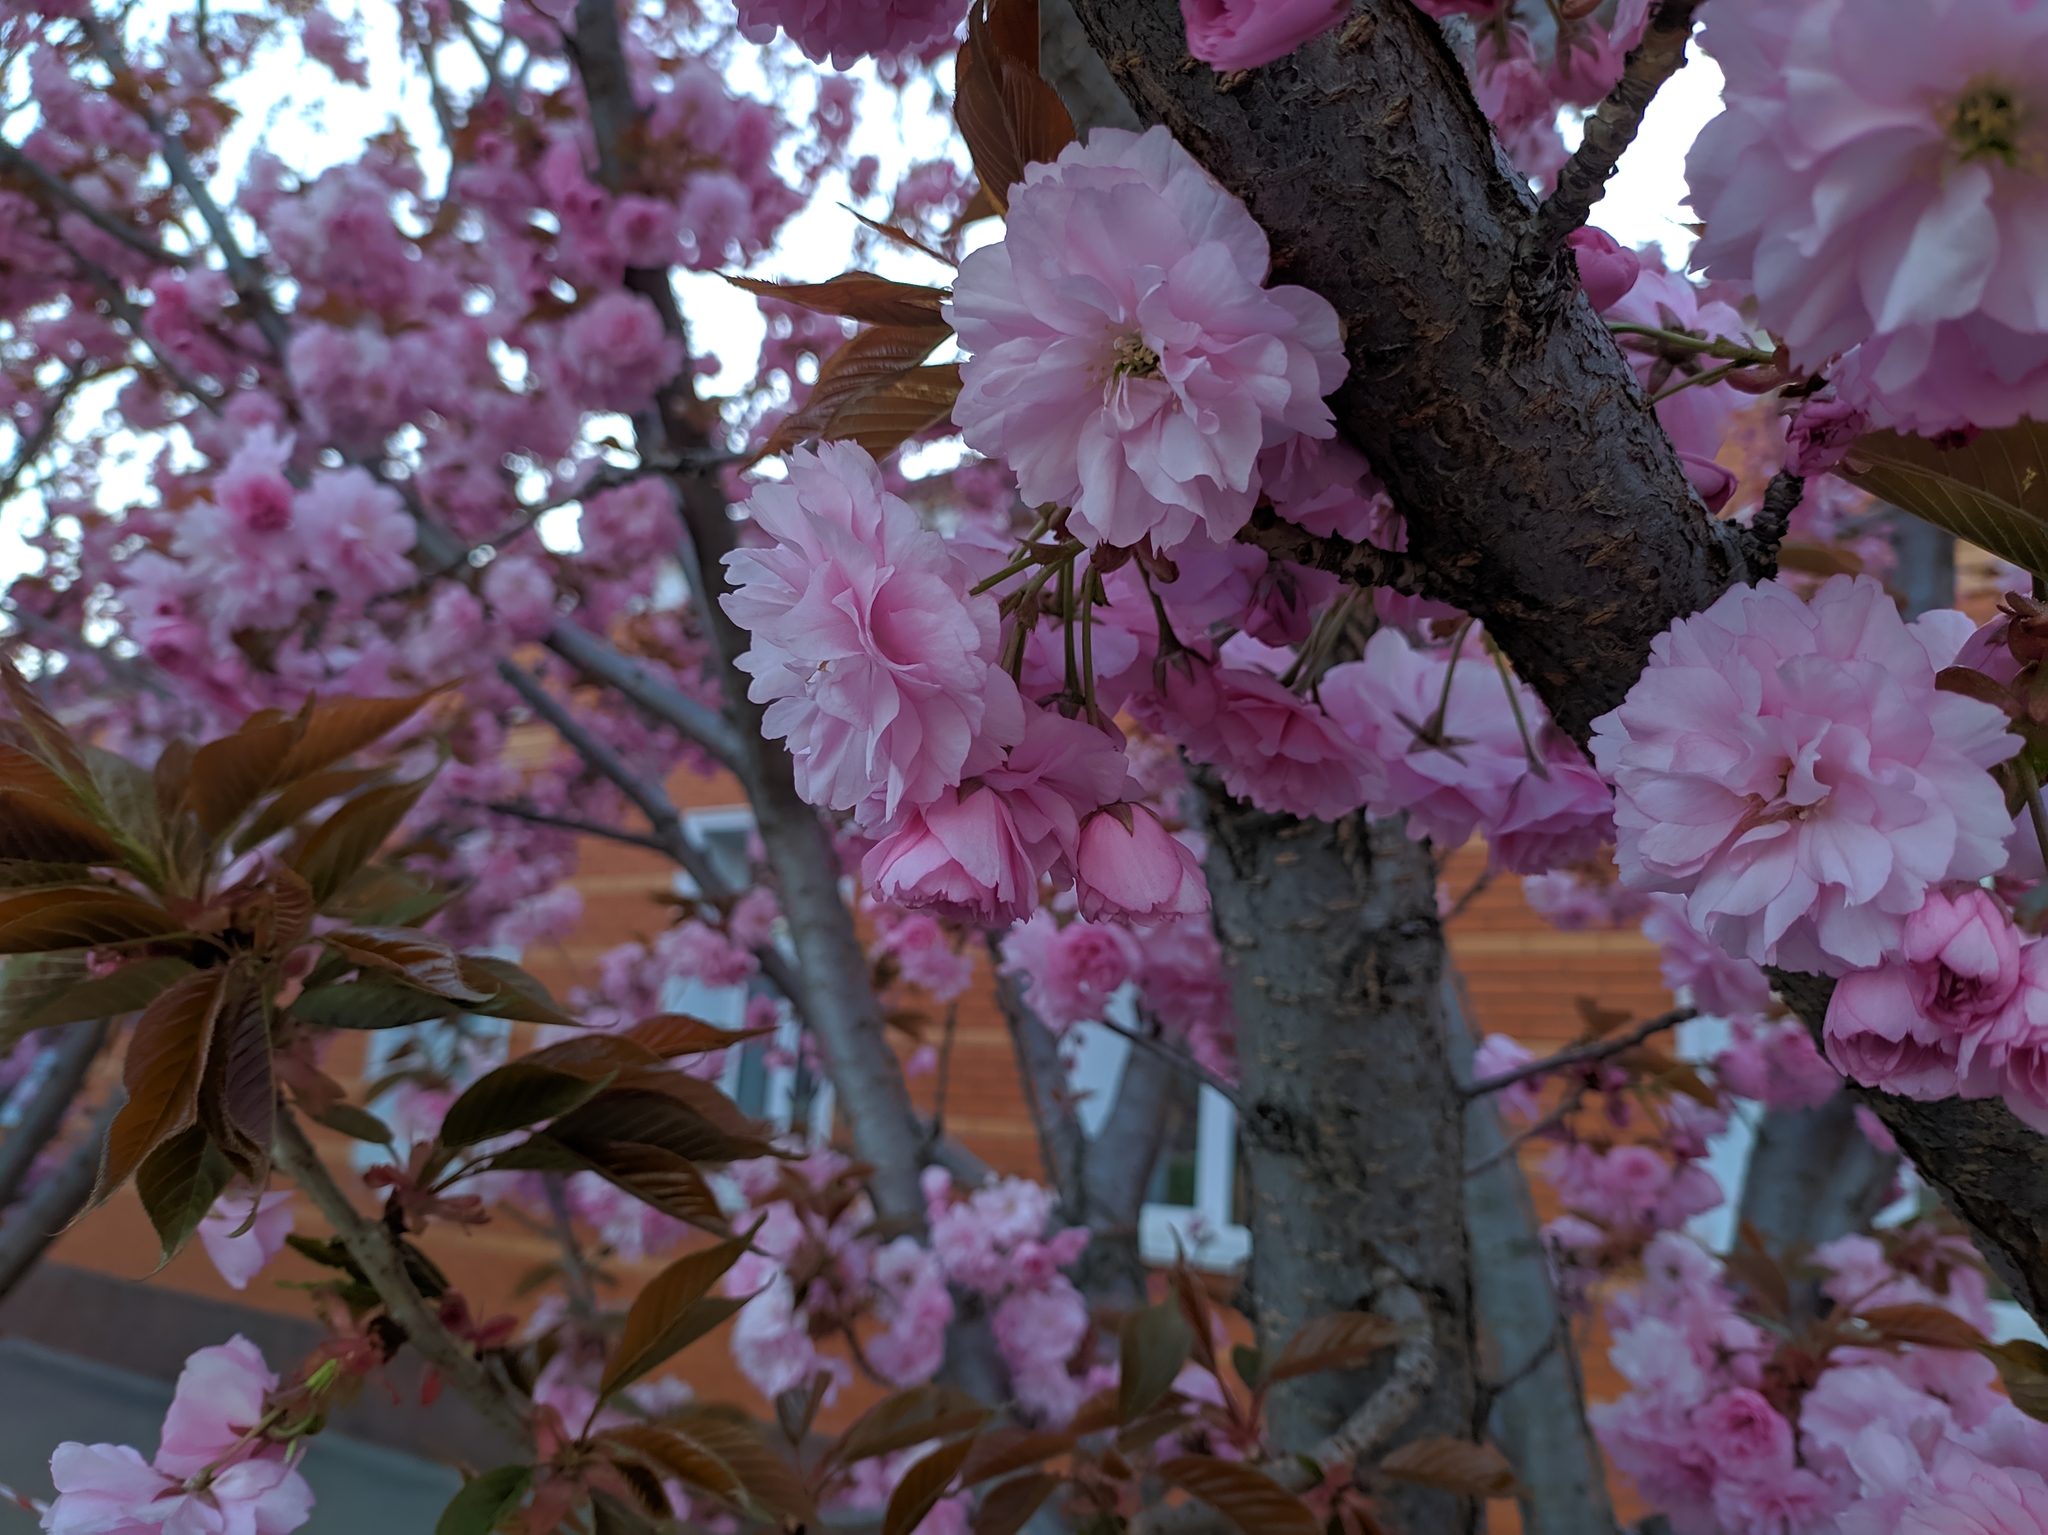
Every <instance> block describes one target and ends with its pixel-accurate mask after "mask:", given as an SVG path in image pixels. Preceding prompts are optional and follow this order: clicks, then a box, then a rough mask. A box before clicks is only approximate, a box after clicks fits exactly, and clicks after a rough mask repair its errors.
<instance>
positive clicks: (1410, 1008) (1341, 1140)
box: [1208, 788, 1478, 1535]
mask: <svg viewBox="0 0 2048 1535" xmlns="http://www.w3.org/2000/svg"><path fill="white" fill-rule="evenodd" d="M1208 826H1209V831H1210V837H1211V841H1210V849H1209V858H1208V876H1209V888H1210V891H1211V892H1212V896H1213V899H1214V901H1215V915H1216V929H1217V934H1218V936H1219V938H1220V939H1221V940H1222V943H1223V947H1224V951H1225V952H1226V954H1227V955H1228V956H1229V957H1230V959H1231V961H1232V964H1233V966H1234V973H1233V978H1232V999H1233V1001H1234V1003H1235V1006H1236V1010H1237V1018H1238V1061H1239V1072H1240V1078H1241V1081H1240V1088H1239V1098H1240V1101H1241V1103H1242V1105H1243V1114H1242V1118H1241V1119H1240V1121H1239V1126H1238V1135H1239V1139H1240V1143H1241V1145H1242V1147H1243V1151H1244V1155H1245V1158H1246V1162H1247V1165H1248V1169H1249V1172H1250V1179H1251V1191H1252V1215H1251V1227H1252V1256H1251V1263H1250V1267H1249V1270H1248V1272H1247V1275H1246V1289H1247V1291H1248V1293H1249V1296H1250V1301H1251V1315H1252V1320H1253V1322H1254V1323H1255V1325H1256V1326H1257V1329H1258V1336H1259V1341H1260V1344H1261V1346H1262V1347H1266V1348H1277V1347H1279V1346H1280V1345H1281V1344H1282V1343H1284V1342H1285V1341H1286V1339H1287V1338H1288V1337H1289V1336H1291V1335H1292V1334H1293V1332H1294V1331H1295V1329H1297V1328H1298V1327H1300V1326H1301V1325H1302V1324H1303V1323H1304V1322H1307V1321H1309V1320H1311V1319H1312V1318H1315V1317H1318V1316H1324V1315H1327V1314H1329V1313H1330V1312H1333V1311H1341V1310H1346V1309H1363V1308H1365V1307H1367V1306H1369V1305H1370V1304H1371V1302H1372V1300H1373V1297H1374V1295H1375V1293H1376V1291H1378V1290H1380V1289H1382V1288H1384V1287H1386V1286H1387V1285H1388V1284H1390V1283H1391V1282H1399V1283H1403V1284H1405V1285H1407V1286H1408V1287H1409V1288H1411V1289H1412V1290H1413V1291H1414V1292H1415V1293H1416V1294H1417V1295H1419V1296H1421V1297H1422V1298H1423V1300H1424V1303H1425V1304H1426V1305H1427V1307H1428V1310H1429V1313H1430V1328H1431V1334H1432V1338H1433V1341H1434V1345H1435V1350H1434V1352H1435V1379H1434V1381H1433V1382H1432V1383H1431V1385H1430V1386H1429V1388H1428V1390H1427V1391H1426V1392H1425V1393H1424V1394H1423V1396H1422V1398H1421V1401H1420V1403H1419V1404H1418V1406H1417V1407H1416V1409H1415V1411H1414V1412H1413V1413H1412V1414H1410V1415H1408V1417H1407V1420H1406V1422H1405V1423H1404V1424H1402V1425H1401V1426H1400V1427H1399V1428H1398V1429H1396V1430H1394V1431H1393V1432H1392V1434H1391V1436H1390V1439H1389V1441H1388V1442H1390V1443H1391V1442H1396V1441H1401V1440H1406V1439H1410V1438H1414V1437H1417V1436H1420V1435H1425V1434H1448V1435H1451V1436H1454V1437H1457V1438H1467V1437H1469V1436H1470V1435H1471V1433H1472V1432H1473V1428H1474V1419H1475V1417H1476V1415H1477V1411H1478V1381H1477V1374H1476V1368H1475V1356H1474V1349H1475V1342H1474V1336H1473V1317H1472V1299H1471V1291H1470V1285H1471V1278H1470V1265H1469V1262H1468V1257H1467V1250H1466V1238H1465V1225H1464V1202H1465V1201H1464V1181H1465V1176H1464V1166H1465V1151H1464V1140H1465V1137H1464V1128H1463V1104H1462V1102H1461V1100H1460V1098H1459V1096H1458V1090H1457V1083H1456V1081H1455V1079H1454V1078H1453V1076H1452V1072H1451V1064H1450V1056H1449V1051H1448V1049H1447V1047H1446V1041H1445V1037H1444V1032H1443V1017H1442V1001H1441V993H1440V985H1441V981H1442V976H1443V963H1444V946H1443V929H1442V927H1441V926H1440V924H1439V922H1438V920H1437V909H1436V868H1435V864H1434V862H1433V860H1432V859H1431V857H1430V853H1429V849H1428V847H1427V846H1426V845H1424V844H1421V843H1416V842H1411V841H1410V840H1409V839H1408V837H1407V835H1406V831H1405V827H1404V823H1403V822H1402V821H1401V820H1399V819H1394V820H1384V821H1371V820H1368V819H1367V818H1366V817H1365V816H1363V815H1354V816H1350V817H1347V818H1346V819H1344V820H1342V821H1339V822H1336V823H1334V824H1324V823H1318V822H1309V821H1296V820H1294V819H1293V818H1292V817H1286V816H1272V815H1267V814H1265V813H1264V812H1261V811H1258V810H1255V809H1253V808H1251V807H1250V806H1248V805H1245V804H1242V803H1240V802H1237V801H1234V800H1232V799H1230V798H1229V797H1228V796H1227V795H1225V794H1224V793H1223V792H1222V791H1221V790H1220V789H1217V788H1212V789H1211V791H1210V794H1209V801H1208ZM1386 1369H1387V1365H1386V1364H1385V1363H1384V1362H1375V1364H1374V1366H1372V1367H1369V1368H1368V1369H1365V1370H1360V1371H1352V1372H1345V1373H1341V1374H1330V1375H1320V1376H1313V1377H1310V1378H1308V1379H1305V1380H1302V1381H1299V1382H1295V1383H1293V1384H1291V1385H1289V1386H1287V1387H1285V1388H1283V1389H1281V1390H1279V1391H1276V1392H1275V1393H1274V1398H1273V1402H1272V1406H1271V1412H1272V1420H1271V1426H1272V1429H1273V1433H1274V1438H1275V1440H1276V1442H1277V1443H1279V1444H1281V1445H1283V1446H1285V1447H1287V1448H1288V1449H1290V1450H1302V1449H1306V1448H1307V1447H1308V1446H1310V1445H1313V1444H1316V1443H1317V1442H1319V1441H1320V1440H1322V1439H1323V1438H1324V1437H1325V1436H1326V1435H1328V1434H1329V1433H1331V1432H1332V1431H1333V1430H1334V1429H1336V1428H1337V1427H1338V1426H1339V1425H1340V1424H1342V1423H1343V1422H1344V1420H1345V1419H1346V1418H1347V1417H1348V1416H1349V1415H1350V1414H1351V1413H1352V1412H1353V1411H1354V1410H1355V1409H1356V1408H1357V1407H1358V1406H1359V1405H1360V1403H1362V1402H1363V1401H1365V1400H1366V1398H1367V1397H1368V1396H1370V1395H1371V1394H1372V1392H1373V1389H1374V1388H1375V1387H1376V1386H1377V1385H1378V1384H1379V1382H1380V1379H1381V1378H1382V1377H1383V1375H1384V1374H1385V1372H1386ZM1378 1447H1379V1448H1385V1447H1386V1446H1385V1445H1384V1444H1383V1445H1381V1446H1378ZM1387 1498H1388V1503H1389V1509H1390V1512H1391V1513H1392V1514H1393V1515H1394V1517H1395V1518H1396V1519H1397V1520H1398V1521H1399V1523H1400V1525H1401V1527H1402V1528H1404V1529H1412V1530H1418V1531H1420V1530H1428V1531H1430V1532H1432V1535H1436V1532H1443V1535H1456V1532H1459V1531H1468V1532H1469V1531H1471V1530H1473V1529H1474V1528H1476V1520H1477V1518H1478V1514H1477V1510H1476V1508H1475V1506H1474V1504H1473V1503H1472V1502H1471V1501H1470V1500H1469V1499H1463V1498H1458V1497H1455V1496H1453V1495H1451V1494H1449V1493H1445V1492H1440V1491H1436V1490H1434V1489H1430V1488H1424V1487H1417V1486H1414V1485H1412V1484H1395V1485H1393V1486H1390V1487H1389V1488H1388V1490H1387Z"/></svg>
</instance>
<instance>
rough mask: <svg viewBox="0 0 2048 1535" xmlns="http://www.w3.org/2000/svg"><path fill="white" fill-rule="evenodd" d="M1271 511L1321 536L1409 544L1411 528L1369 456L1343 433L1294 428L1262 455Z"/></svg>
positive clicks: (1396, 545)
mask: <svg viewBox="0 0 2048 1535" xmlns="http://www.w3.org/2000/svg"><path fill="white" fill-rule="evenodd" d="M1259 483H1260V486H1261V488H1262V489H1264V491H1265V492H1266V494H1267V495H1268V496H1269V497H1271V498H1272V502H1273V510H1274V511H1276V512H1278V513H1279V514H1280V515H1281V516H1282V517H1285V518H1286V519H1287V520H1288V521H1289V522H1294V523H1299V524H1300V525H1301V526H1302V527H1304V528H1306V529H1308V531H1309V532H1311V533H1314V534H1316V535H1317V536H1318V537H1322V538H1328V537H1330V536H1332V535H1335V536H1336V537H1338V538H1345V539H1349V540H1350V541H1351V542H1353V543H1363V544H1377V545H1379V546H1380V547H1381V548H1382V549H1406V548H1407V547H1408V529H1407V526H1406V525H1405V524H1404V523H1403V522H1402V520H1401V514H1400V513H1399V512H1397V511H1395V510H1394V501H1393V498H1392V497H1391V496H1389V495H1388V494H1387V488H1386V487H1385V486H1384V485H1382V484H1381V483H1380V481H1379V476H1378V475H1376V474H1374V473H1373V472H1372V466H1371V465H1370V464H1368V463H1367V462H1366V461H1365V455H1364V454H1363V453H1360V452H1359V451H1358V450H1357V449H1356V448H1354V447H1352V446H1351V444H1350V443H1349V442H1347V441H1346V440H1345V439H1343V438H1341V437H1312V436H1308V435H1306V434H1304V433H1301V432H1296V433H1293V434H1292V435H1290V436H1288V437H1286V438H1284V439H1283V440H1281V441H1280V442H1277V443H1275V444H1273V445H1272V446H1271V447H1269V448H1267V449H1265V450H1264V451H1263V452H1261V453H1260V454H1259Z"/></svg>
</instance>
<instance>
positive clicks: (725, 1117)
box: [553, 1072, 775, 1162]
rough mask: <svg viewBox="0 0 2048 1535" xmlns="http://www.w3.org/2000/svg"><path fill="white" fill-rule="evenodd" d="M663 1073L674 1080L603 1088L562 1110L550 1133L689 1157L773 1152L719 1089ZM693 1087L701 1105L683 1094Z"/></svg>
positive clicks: (722, 1158) (732, 1158)
mask: <svg viewBox="0 0 2048 1535" xmlns="http://www.w3.org/2000/svg"><path fill="white" fill-rule="evenodd" d="M667 1075H668V1078H670V1079H672V1080H668V1081H667V1083H666V1086H665V1087H664V1088H663V1090H661V1091H655V1090H653V1089H651V1088H647V1087H641V1086H635V1087H631V1088H623V1087H611V1088H607V1089H606V1090H605V1091H604V1092H602V1093H600V1094H599V1095H598V1096H597V1097H596V1098H595V1099H594V1100H593V1101H591V1102H590V1103H587V1104H585V1105H584V1106H583V1107H582V1108H580V1109H577V1110H575V1111H574V1112H572V1113H568V1114H565V1115H563V1116H562V1118H561V1119H560V1120H558V1121H557V1122H556V1123H555V1125H554V1126H553V1134H554V1135H555V1137H556V1138H557V1139H558V1140H561V1141H565V1142H567V1143H568V1144H570V1145H572V1146H574V1145H577V1144H579V1143H581V1142H583V1141H586V1140H587V1141H594V1142H605V1141H638V1142H640V1143H641V1144H642V1145H647V1146H658V1147H660V1148H662V1149H663V1150H664V1151H670V1152H673V1153H674V1154H675V1155H677V1156H679V1157H685V1158H688V1159H689V1160H690V1161H692V1162H736V1161H740V1160H742V1159H744V1158H747V1157H764V1156H772V1155H773V1154H774V1151H775V1148H774V1145H773V1144H772V1142H771V1141H770V1140H769V1138H768V1135H767V1132H766V1130H765V1127H760V1126H754V1125H753V1122H752V1121H749V1120H747V1119H746V1118H745V1116H744V1115H742V1114H741V1113H740V1111H739V1109H738V1107H737V1106H736V1105H734V1104H733V1102H732V1100H731V1099H730V1098H727V1097H726V1096H725V1095H724V1094H723V1093H720V1092H719V1091H718V1089H717V1088H715V1087H713V1086H712V1085H711V1084H710V1083H708V1082H697V1081H696V1079H695V1078H693V1077H685V1076H683V1075H682V1074H681V1073H680V1072H671V1073H668V1074H667ZM693 1091H694V1092H696V1093H697V1094H699V1095H701V1096H702V1097H703V1099H704V1102H703V1104H702V1105H701V1106H700V1105H698V1104H693V1103H690V1102H687V1101H685V1095H687V1094H689V1093H691V1092H693ZM706 1109H711V1110H713V1112H712V1113H707V1112H706ZM714 1116H715V1117H714ZM741 1126H744V1127H748V1128H740V1127H741Z"/></svg>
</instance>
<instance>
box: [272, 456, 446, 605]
mask: <svg viewBox="0 0 2048 1535" xmlns="http://www.w3.org/2000/svg"><path fill="white" fill-rule="evenodd" d="M292 519H293V521H294V522H295V523H296V524H297V525H298V529H299V537H300V540H301V542H302V543H303V545H304V548H305V554H306V560H307V562H308V564H309V565H311V567H312V571H313V575H314V577H315V578H316V579H317V580H318V581H319V583H320V584H321V585H322V586H325V587H328V588H329V589H331V590H332V591H333V592H334V593H335V595H336V596H338V597H340V598H341V599H342V600H343V601H344V602H364V601H367V600H368V599H369V598H371V597H377V596H381V595H382V594H384V593H385V592H395V591H399V590H401V589H403V588H405V587H408V586H411V585H412V584H414V583H415V582H416V581H418V580H419V577H420V573H419V569H418V567H417V566H415V565H414V564H413V562H412V561H411V560H409V559H407V558H406V554H407V553H408V552H409V551H410V550H411V548H412V546H413V542H414V540H415V539H417V538H418V536H419V530H418V528H417V526H416V525H415V524H414V522H413V520H412V518H410V517H408V516H407V515H406V514H405V503H404V502H403V501H402V500H401V499H400V498H399V495H398V492H397V491H395V490H393V489H392V488H391V487H390V486H388V485H379V484H378V483H377V482H376V481H375V480H374V479H372V478H371V477H370V474H369V471H368V470H365V469H358V468H356V467H354V466H353V465H351V466H350V467H348V468H346V469H326V470H322V471H321V472H320V473H318V474H316V475H314V476H313V480H312V483H311V484H310V485H308V486H307V487H306V488H305V489H304V490H303V491H301V492H299V495H298V498H297V500H296V501H295V502H294V503H293V508H292Z"/></svg>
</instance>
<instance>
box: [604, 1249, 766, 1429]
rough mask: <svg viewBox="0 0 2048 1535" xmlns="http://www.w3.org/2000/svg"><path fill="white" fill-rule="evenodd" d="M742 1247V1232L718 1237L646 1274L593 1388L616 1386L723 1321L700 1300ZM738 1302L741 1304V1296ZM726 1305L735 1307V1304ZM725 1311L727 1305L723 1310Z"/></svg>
mask: <svg viewBox="0 0 2048 1535" xmlns="http://www.w3.org/2000/svg"><path fill="white" fill-rule="evenodd" d="M746 1250H747V1244H746V1241H745V1240H744V1239H743V1238H735V1239H734V1240H733V1241H730V1242H720V1243H719V1244H718V1245H717V1246H715V1247H706V1248H702V1249H700V1250H699V1251H697V1252H693V1253H685V1254H683V1256H682V1257H680V1258H678V1259H676V1261H675V1262H673V1263H671V1264H670V1265H669V1266H668V1267H667V1268H665V1269H663V1270H662V1271H661V1272H660V1273H659V1274H657V1275H655V1276H654V1278H652V1279H650V1280H649V1281H648V1282H647V1284H646V1286H645V1287H644V1288H643V1289H642V1290H641V1291H640V1293H639V1294H638V1295H637V1296H635V1297H634V1299H633V1309H632V1310H631V1311H629V1312H627V1313H626V1328H625V1331H624V1332H623V1333H621V1334H620V1336H619V1343H618V1347H617V1348H615V1349H613V1350H612V1356H611V1358H610V1359H609V1360H607V1361H606V1362H605V1367H604V1378H603V1379H602V1380H601V1381H600V1382H599V1383H598V1388H597V1394H598V1395H599V1396H600V1397H607V1396H610V1395H611V1394H612V1393H613V1392H614V1391H617V1390H618V1389H619V1388H620V1387H621V1386H625V1385H629V1384H631V1383H632V1382H633V1381H636V1380H638V1379H639V1378H640V1377H641V1376H643V1375H645V1374H646V1373H647V1372H648V1371H649V1370H651V1369H653V1368H654V1367H655V1366H657V1365H659V1364H660V1363H662V1361H664V1360H666V1359H668V1358H670V1357H671V1356H672V1355H674V1354H675V1353H676V1351H677V1350H678V1349H681V1348H682V1347H684V1345H686V1344H688V1343H692V1342H694V1341H695V1340H696V1339H698V1338H700V1337H702V1336H703V1335H704V1334H705V1333H706V1332H709V1331H710V1330H711V1328H713V1327H716V1326H717V1325H718V1323H719V1322H721V1321H723V1320H724V1319H725V1318H724V1316H713V1315H712V1311H714V1310H715V1309H716V1308H711V1309H709V1310H707V1309H705V1308H704V1301H705V1298H706V1297H707V1296H709V1295H710V1294H711V1287H712V1286H713V1285H715V1284H717V1283H718V1281H719V1280H720V1279H721V1278H723V1277H724V1275H725V1272H726V1270H727V1269H729V1268H731V1267H732V1266H733V1265H734V1264H735V1263H737V1262H739V1260H740V1255H741V1254H743V1253H744V1252H745V1251H746ZM739 1304H740V1305H744V1304H745V1301H744V1300H742V1301H740V1302H739ZM731 1309H735V1310H736V1309H737V1306H735V1307H733V1308H731ZM730 1314H731V1310H728V1311H727V1312H726V1315H730ZM707 1318H709V1320H708V1321H707Z"/></svg>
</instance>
